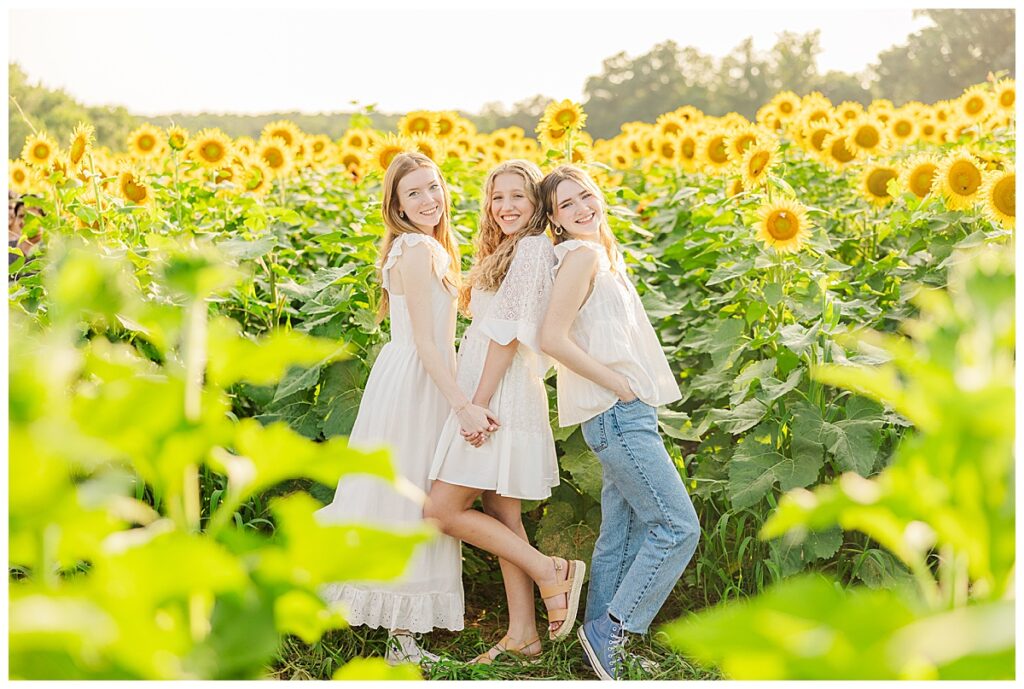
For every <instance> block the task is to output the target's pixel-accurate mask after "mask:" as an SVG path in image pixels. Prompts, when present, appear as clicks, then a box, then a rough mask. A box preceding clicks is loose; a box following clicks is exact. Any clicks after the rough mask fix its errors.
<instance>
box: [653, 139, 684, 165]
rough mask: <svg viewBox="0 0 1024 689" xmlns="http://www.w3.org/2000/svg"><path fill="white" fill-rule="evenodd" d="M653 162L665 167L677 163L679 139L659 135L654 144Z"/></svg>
mask: <svg viewBox="0 0 1024 689" xmlns="http://www.w3.org/2000/svg"><path fill="white" fill-rule="evenodd" d="M654 153H655V160H656V161H657V162H658V163H660V164H662V165H667V166H674V165H677V164H678V163H679V138H678V137H676V136H673V135H670V134H662V135H660V136H659V137H658V138H657V140H656V141H655V143H654Z"/></svg>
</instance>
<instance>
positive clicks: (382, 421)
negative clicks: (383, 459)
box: [317, 153, 497, 662]
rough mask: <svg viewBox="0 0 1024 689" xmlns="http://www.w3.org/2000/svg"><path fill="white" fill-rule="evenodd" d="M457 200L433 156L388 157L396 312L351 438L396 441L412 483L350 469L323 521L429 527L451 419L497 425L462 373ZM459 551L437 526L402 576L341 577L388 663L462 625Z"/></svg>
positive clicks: (387, 308) (395, 456)
mask: <svg viewBox="0 0 1024 689" xmlns="http://www.w3.org/2000/svg"><path fill="white" fill-rule="evenodd" d="M450 205H451V202H450V197H449V193H448V188H447V186H446V185H445V183H444V180H443V179H442V177H441V173H440V170H439V169H438V168H437V166H436V165H435V164H434V163H433V161H431V160H430V159H429V158H427V157H426V156H423V155H421V154H419V153H403V154H400V155H398V156H396V157H395V159H394V160H393V161H392V162H391V164H390V165H389V166H388V169H387V173H386V174H385V176H384V198H383V207H382V211H381V212H382V215H383V217H384V225H385V228H386V231H385V235H384V239H383V242H382V248H381V268H380V279H381V284H382V286H383V292H382V295H381V299H382V304H381V315H382V316H383V314H385V313H389V314H390V317H391V341H390V342H388V343H387V344H386V345H384V347H383V348H382V349H381V351H380V354H379V355H378V356H377V359H376V360H375V361H374V364H373V367H372V369H371V370H370V376H369V378H368V380H367V381H366V389H365V391H364V392H363V397H362V400H361V402H360V405H359V412H358V415H357V416H356V421H355V425H354V426H353V427H352V432H351V434H350V436H349V444H350V445H351V446H352V447H356V448H367V449H369V448H376V447H380V446H387V447H389V448H390V449H391V458H392V461H393V462H394V465H395V468H396V470H397V472H398V473H399V474H400V475H401V479H400V481H401V482H402V483H403V484H404V485H405V486H406V490H404V491H403V492H402V493H399V492H398V491H396V490H395V488H394V487H393V486H392V485H390V484H388V483H387V482H385V481H382V480H380V479H377V478H375V477H371V476H347V477H344V478H343V479H342V480H341V481H340V482H339V484H338V488H337V492H336V493H335V496H334V500H333V502H332V503H331V504H330V505H327V506H326V507H324V508H323V509H322V510H320V511H318V512H317V517H318V519H319V520H320V521H321V522H325V523H338V522H349V521H353V522H361V523H368V524H372V525H381V526H384V527H385V528H387V527H396V526H397V527H399V528H400V527H401V526H402V525H410V524H415V525H419V524H421V523H422V520H423V504H422V502H423V495H424V494H425V493H426V490H427V488H428V483H429V482H428V479H427V474H428V472H429V470H430V462H431V459H432V458H433V456H434V449H435V448H436V446H437V439H438V436H439V435H440V432H441V427H442V425H443V424H444V422H445V419H447V418H448V417H449V414H453V415H454V416H455V418H456V419H457V421H456V423H457V424H459V425H460V427H461V428H462V429H463V430H465V431H466V432H467V433H481V432H484V431H486V430H487V429H489V428H492V429H494V428H497V423H496V420H495V419H494V418H493V415H491V416H490V418H489V416H488V415H489V412H487V410H486V409H484V408H483V407H482V406H480V405H477V404H474V403H472V402H471V401H470V400H469V398H468V397H467V395H466V394H464V393H463V392H462V389H461V388H460V386H459V384H458V383H457V381H456V379H455V348H454V340H455V316H456V303H455V300H456V296H455V295H456V294H457V290H458V285H459V282H460V280H459V269H460V266H459V257H458V253H457V251H456V248H455V240H454V237H453V236H452V232H451V228H450V220H449V208H450ZM453 409H454V410H455V411H452V410H453ZM410 488H411V490H410ZM417 492H418V493H419V496H420V497H419V500H417V499H416V493H417ZM461 557H462V555H461V547H460V544H459V542H458V541H457V540H455V539H454V538H452V537H450V536H447V535H443V534H438V536H437V537H435V538H434V539H433V540H432V541H430V542H428V543H426V544H424V545H422V546H420V547H419V548H417V550H416V552H415V553H414V555H413V557H412V560H411V561H410V563H409V565H408V567H407V569H406V571H405V574H404V575H403V577H402V578H401V579H399V580H397V581H395V582H359V583H350V582H345V583H341V584H334V585H331V586H328V587H326V588H325V590H324V591H323V595H324V597H325V598H326V599H328V600H331V601H341V602H342V603H343V604H344V608H345V611H346V612H345V615H346V618H347V619H348V621H349V623H350V624H353V625H359V624H363V625H367V626H369V627H384V628H386V629H388V630H390V631H391V633H392V634H391V639H390V641H391V643H389V644H388V646H389V649H388V660H389V661H393V662H397V661H403V660H404V661H412V662H419V661H420V660H422V659H424V658H430V659H436V656H434V655H433V654H427V653H426V652H425V651H423V650H422V649H420V648H419V647H418V646H417V645H416V642H415V640H414V639H413V637H412V635H411V633H422V632H427V631H430V630H432V629H434V628H436V627H441V628H444V629H449V630H453V631H454V630H460V629H462V628H463V617H464V609H463V592H462V559H461Z"/></svg>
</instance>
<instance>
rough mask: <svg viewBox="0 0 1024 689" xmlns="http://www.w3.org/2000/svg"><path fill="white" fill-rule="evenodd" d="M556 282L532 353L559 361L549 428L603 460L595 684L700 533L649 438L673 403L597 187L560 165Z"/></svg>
mask: <svg viewBox="0 0 1024 689" xmlns="http://www.w3.org/2000/svg"><path fill="white" fill-rule="evenodd" d="M541 196H542V198H543V201H544V207H545V211H546V213H547V216H548V220H549V221H550V223H551V226H552V233H553V235H554V238H555V256H556V259H557V263H556V265H555V268H554V272H555V282H554V286H553V289H552V296H551V301H550V305H549V307H548V311H547V314H546V315H545V318H544V321H543V324H542V326H541V335H540V340H541V342H540V344H541V349H542V350H543V351H544V352H545V353H546V354H549V355H550V356H551V357H552V358H553V359H555V360H556V362H557V363H558V420H559V424H560V425H561V426H570V425H572V424H576V423H582V430H583V437H584V439H585V440H586V442H587V444H588V445H589V446H590V448H591V449H592V450H593V451H594V453H595V454H596V455H597V457H598V459H600V461H601V466H602V470H603V474H604V478H603V487H602V489H601V531H600V533H599V535H598V538H597V543H596V544H595V546H594V555H593V559H592V561H591V578H590V590H589V594H588V596H587V609H586V615H585V622H584V625H583V626H582V627H581V628H580V629H579V637H580V641H581V642H582V645H583V648H584V651H585V653H586V655H587V658H588V660H589V661H590V664H591V666H592V667H593V668H594V670H595V672H597V674H598V675H599V676H600V677H601V678H602V679H614V678H616V676H622V675H624V671H622V670H621V669H620V668H621V664H622V662H623V659H624V651H623V644H624V641H625V637H626V635H625V632H635V633H645V632H646V631H647V629H648V627H649V626H650V624H651V621H652V620H653V619H654V616H655V615H656V614H657V613H658V610H660V609H661V606H662V605H663V604H664V602H665V600H666V598H668V595H669V593H671V591H672V588H673V587H674V586H675V584H676V582H677V581H678V580H679V577H680V576H681V575H682V573H683V570H684V569H685V567H686V565H687V563H689V561H690V558H691V557H693V553H694V551H695V549H696V547H697V541H698V538H699V534H700V524H699V522H698V520H697V514H696V512H695V511H694V509H693V504H692V503H691V502H690V498H689V496H688V495H687V493H686V489H685V488H684V486H683V482H682V479H681V478H680V476H679V472H678V470H677V469H676V467H675V465H674V464H673V462H672V459H671V458H670V457H669V455H668V453H667V452H666V451H665V446H664V444H663V442H662V439H661V436H660V435H659V434H658V417H657V407H659V406H660V405H663V404H668V403H670V402H674V401H676V400H678V399H680V397H681V394H680V392H679V386H678V385H677V384H676V382H675V378H674V376H673V375H672V371H671V370H670V369H669V365H668V362H667V361H666V359H665V354H664V352H663V351H662V349H661V345H660V343H659V342H658V338H657V335H656V333H655V331H654V328H653V327H652V326H651V323H650V321H649V320H648V318H647V314H646V312H645V311H644V308H643V304H642V303H641V302H640V297H639V295H638V294H637V292H636V288H634V287H633V284H632V283H631V282H630V281H629V278H628V277H627V276H626V270H625V264H624V263H623V261H622V256H621V254H620V253H619V250H618V247H617V246H616V243H615V239H614V237H613V236H612V234H611V230H610V229H609V227H608V222H607V219H606V217H605V207H604V202H603V196H602V194H601V191H600V189H599V188H598V187H597V185H596V184H595V183H594V181H593V180H592V179H591V178H590V176H589V175H587V173H586V172H584V171H583V170H580V169H579V168H576V167H574V166H570V165H563V166H561V167H558V168H556V169H555V170H554V171H553V172H551V173H549V174H548V175H547V176H546V177H545V178H544V180H543V181H542V182H541Z"/></svg>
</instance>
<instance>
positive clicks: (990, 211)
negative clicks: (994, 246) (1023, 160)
mask: <svg viewBox="0 0 1024 689" xmlns="http://www.w3.org/2000/svg"><path fill="white" fill-rule="evenodd" d="M981 198H982V200H983V202H984V204H985V205H984V212H985V215H986V217H988V219H989V220H991V221H992V223H993V224H995V225H1001V226H1002V227H1003V228H1005V229H1007V230H1014V229H1016V227H1017V175H1016V172H1014V169H1013V168H1010V169H1008V170H1001V171H994V172H989V173H986V174H985V181H984V183H983V184H982V186H981Z"/></svg>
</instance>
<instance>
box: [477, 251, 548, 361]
mask: <svg viewBox="0 0 1024 689" xmlns="http://www.w3.org/2000/svg"><path fill="white" fill-rule="evenodd" d="M554 265H555V253H554V250H553V248H552V246H551V242H550V241H549V240H548V238H547V237H544V236H540V237H527V238H524V239H522V240H521V241H520V242H519V246H518V247H516V254H515V256H513V257H512V264H511V265H510V266H509V269H508V274H507V275H505V279H504V280H503V281H502V283H501V287H499V288H498V291H497V293H496V294H495V295H494V298H493V299H492V300H491V303H490V304H489V305H488V307H487V312H486V313H485V314H483V316H484V318H483V321H482V322H481V323H480V326H479V327H480V331H481V332H482V333H483V334H484V335H486V336H487V337H489V338H491V339H492V340H494V341H495V342H497V343H499V344H508V343H509V342H511V341H512V340H519V341H520V342H522V343H523V344H524V345H526V346H527V347H529V348H530V349H532V350H533V351H534V352H536V353H537V354H540V353H541V351H540V335H539V330H540V323H541V321H542V320H543V319H544V312H545V311H546V310H547V307H548V300H550V299H551V285H552V278H551V268H552V266H554Z"/></svg>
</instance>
